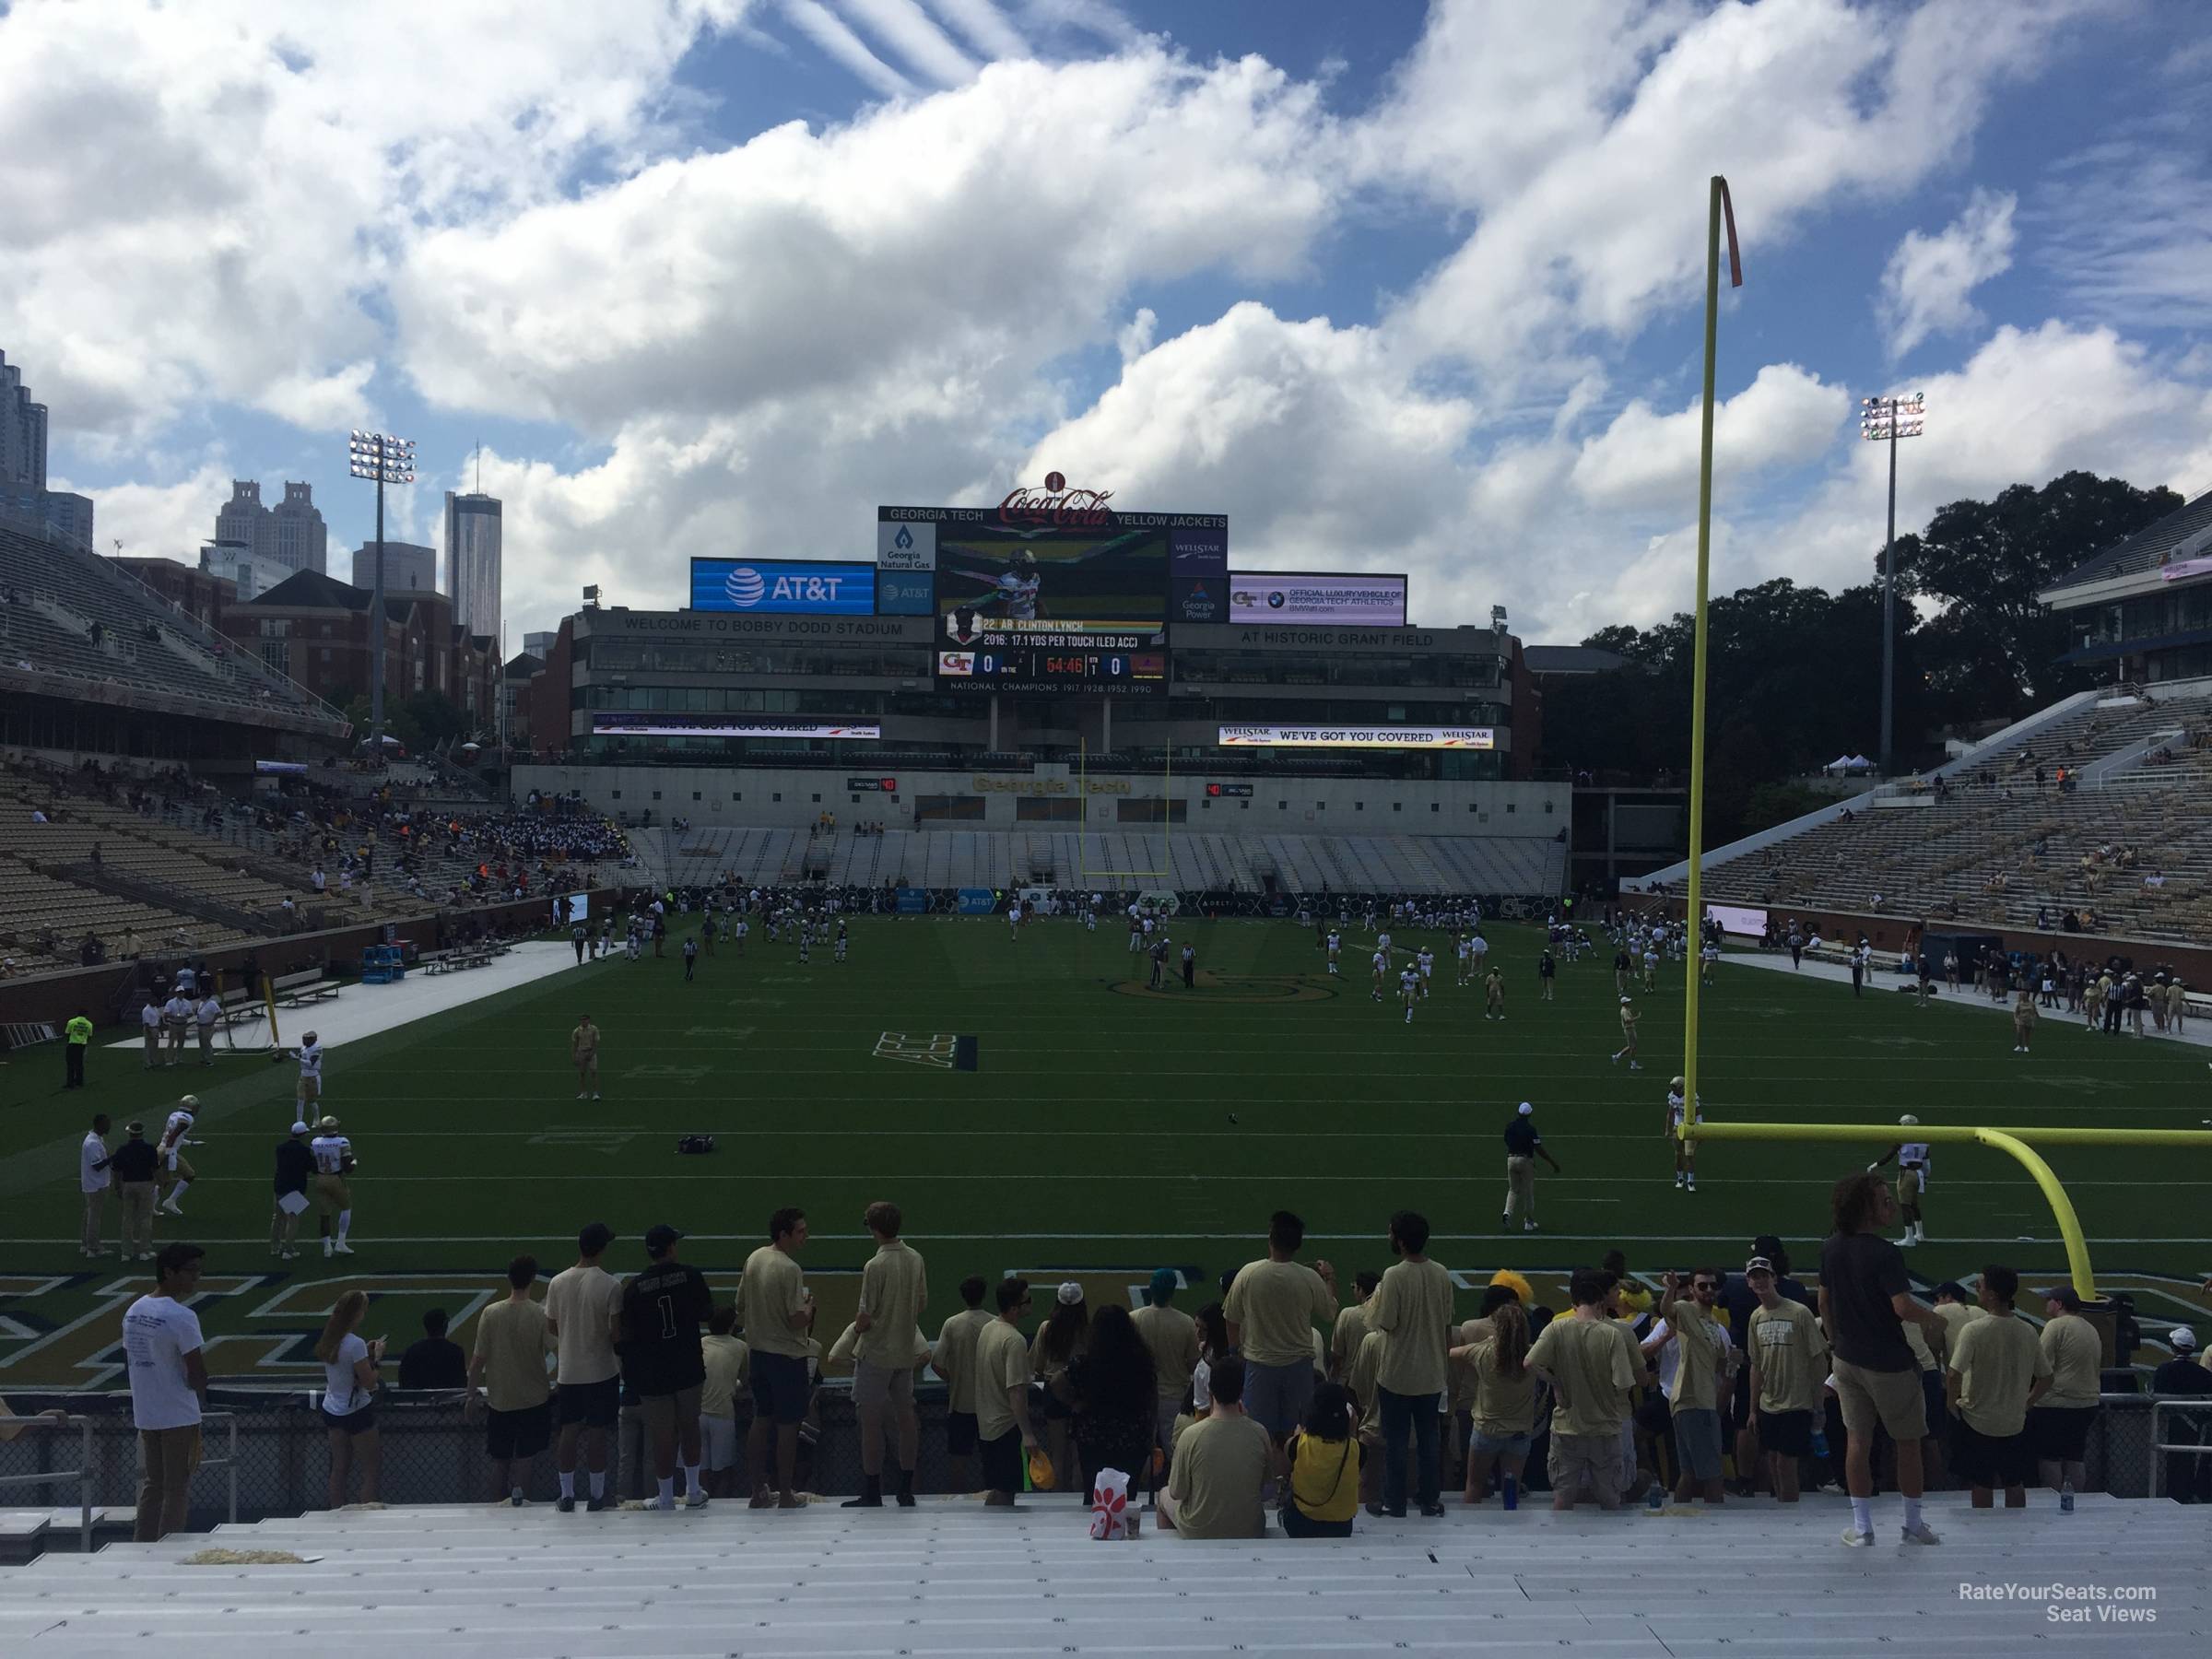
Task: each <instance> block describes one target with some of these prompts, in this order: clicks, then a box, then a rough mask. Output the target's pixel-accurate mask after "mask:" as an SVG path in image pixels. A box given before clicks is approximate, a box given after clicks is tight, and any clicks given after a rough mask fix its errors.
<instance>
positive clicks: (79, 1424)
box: [0, 1411, 235, 1555]
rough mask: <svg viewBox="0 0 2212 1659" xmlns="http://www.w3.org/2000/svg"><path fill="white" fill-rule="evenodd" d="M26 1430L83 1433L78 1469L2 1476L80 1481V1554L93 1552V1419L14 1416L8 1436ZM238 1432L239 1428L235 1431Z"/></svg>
mask: <svg viewBox="0 0 2212 1659" xmlns="http://www.w3.org/2000/svg"><path fill="white" fill-rule="evenodd" d="M26 1429H45V1430H54V1429H76V1430H79V1431H80V1433H81V1438H80V1440H79V1441H78V1453H77V1455H78V1457H79V1458H80V1459H81V1460H82V1461H81V1462H80V1463H79V1465H78V1466H77V1467H76V1468H74V1469H34V1470H33V1471H31V1473H29V1474H28V1475H0V1490H6V1488H9V1487H18V1486H49V1485H53V1484H56V1483H58V1482H61V1481H65V1480H74V1481H76V1507H77V1518H76V1547H77V1551H78V1553H79V1554H82V1555H90V1554H91V1553H92V1419H91V1418H88V1417H70V1416H68V1415H66V1414H65V1413H62V1412H58V1411H56V1412H51V1413H49V1412H41V1414H40V1415H39V1416H37V1417H29V1418H8V1419H7V1435H8V1438H9V1439H10V1440H13V1439H14V1438H15V1437H16V1436H17V1435H18V1434H19V1433H20V1432H22V1430H26ZM233 1432H235V1430H234V1431H233Z"/></svg>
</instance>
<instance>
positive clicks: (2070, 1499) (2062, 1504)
mask: <svg viewBox="0 0 2212 1659" xmlns="http://www.w3.org/2000/svg"><path fill="white" fill-rule="evenodd" d="M2058 1512H2059V1513H2060V1514H2062V1515H2070V1514H2072V1513H2073V1512H2074V1483H2073V1482H2072V1481H2071V1480H2069V1481H2067V1482H2066V1483H2065V1485H2064V1486H2062V1487H2060V1488H2058Z"/></svg>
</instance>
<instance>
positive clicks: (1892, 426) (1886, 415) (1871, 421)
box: [1859, 392, 1927, 778]
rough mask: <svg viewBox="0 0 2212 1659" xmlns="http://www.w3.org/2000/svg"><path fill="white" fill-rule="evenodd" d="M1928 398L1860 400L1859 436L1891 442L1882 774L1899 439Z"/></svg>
mask: <svg viewBox="0 0 2212 1659" xmlns="http://www.w3.org/2000/svg"><path fill="white" fill-rule="evenodd" d="M1926 408H1927V400H1926V399H1925V397H1924V396H1923V395H1922V394H1920V393H1918V392H1915V393H1913V394H1912V396H1910V397H1868V398H1864V399H1862V400H1861V401H1860V404H1859V436H1860V438H1861V439H1863V440H1864V441H1866V442H1868V443H1887V444H1888V446H1889V533H1888V536H1887V538H1886V539H1885V540H1884V541H1883V543H1882V749H1881V755H1882V776H1883V777H1885V778H1887V777H1888V776H1889V775H1890V774H1891V773H1892V772H1893V771H1895V770H1896V767H1895V766H1894V764H1893V763H1892V762H1893V756H1892V754H1891V749H1892V747H1893V742H1892V736H1891V723H1892V719H1893V715H1892V705H1891V697H1892V695H1893V693H1894V690H1895V688H1896V685H1897V665H1896V652H1897V441H1898V440H1899V439H1900V438H1917V437H1919V436H1920V434H1921V428H1922V417H1923V415H1924V413H1925V412H1926Z"/></svg>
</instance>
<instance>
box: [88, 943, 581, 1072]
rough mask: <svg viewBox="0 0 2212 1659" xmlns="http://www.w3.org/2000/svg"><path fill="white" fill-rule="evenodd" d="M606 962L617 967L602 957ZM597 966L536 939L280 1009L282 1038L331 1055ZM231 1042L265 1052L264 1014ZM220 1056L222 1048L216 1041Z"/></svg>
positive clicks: (192, 1046)
mask: <svg viewBox="0 0 2212 1659" xmlns="http://www.w3.org/2000/svg"><path fill="white" fill-rule="evenodd" d="M601 960H602V961H613V960H614V958H613V957H603V958H601ZM591 966H592V964H591V962H590V961H588V960H587V961H586V962H585V963H584V965H583V969H579V968H578V967H577V966H576V949H575V947H574V946H572V945H567V944H561V943H558V942H555V941H552V940H546V939H537V940H532V941H530V942H528V943H525V944H522V945H516V946H513V947H511V948H510V949H509V950H508V952H507V954H506V955H505V956H497V957H494V958H492V959H491V960H490V961H489V962H488V963H486V964H485V965H484V966H483V967H481V968H456V969H455V970H453V971H452V972H451V973H435V974H434V973H428V972H425V971H423V970H422V969H420V968H410V969H409V970H407V976H406V978H405V979H403V980H401V981H400V982H398V983H397V984H392V985H364V984H349V985H347V987H346V989H345V990H343V991H341V992H339V993H338V994H337V995H335V996H331V997H325V998H324V1000H323V1001H321V1002H319V1003H312V1004H309V1005H307V1006H303V1007H298V1008H287V1007H284V1006H281V1005H280V1006H278V1007H277V1036H278V1037H280V1038H281V1039H282V1040H283V1041H284V1042H285V1044H286V1045H287V1046H290V1045H291V1044H294V1043H296V1042H298V1041H300V1032H302V1031H309V1030H312V1031H313V1032H314V1033H315V1034H316V1035H317V1036H318V1037H320V1038H321V1039H322V1040H323V1046H324V1048H326V1049H328V1048H335V1047H337V1046H338V1045H339V1044H340V1043H343V1042H357V1041H359V1040H360V1039H361V1038H363V1037H374V1036H376V1035H377V1034H378V1033H379V1032H382V1031H389V1030H393V1029H394V1028H395V1027H398V1026H403V1025H408V1024H411V1023H413V1022H414V1021H415V1020H418V1019H427V1018H429V1016H431V1015H432V1014H441V1013H443V1012H445V1011H446V1010H447V1009H449V1008H457V1007H461V1006H464V1005H465V1004H467V1003H472V1002H481V1001H482V1000H483V999H484V998H485V997H488V996H497V995H498V994H500V992H502V991H512V990H513V989H514V988H515V987H516V986H517V985H527V984H532V983H535V982H536V981H538V980H541V979H549V978H550V977H552V976H553V975H554V974H556V973H559V972H561V971H564V970H566V971H570V972H575V973H582V971H584V970H586V969H589V968H590V967H591ZM231 1041H233V1042H235V1043H236V1044H237V1045H238V1046H239V1047H241V1048H265V1047H267V1046H268V1045H269V1022H268V1018H267V1017H266V1016H265V1015H264V1016H263V1017H261V1018H255V1019H241V1020H240V1021H239V1022H238V1024H237V1025H235V1026H234V1027H232V1028H231ZM142 1044H143V1040H142V1039H140V1038H137V1037H132V1038H129V1039H127V1040H126V1041H122V1042H111V1043H109V1044H108V1045H107V1046H108V1047H109V1048H111V1049H134V1050H135V1049H137V1048H140V1047H141V1046H142ZM216 1053H218V1054H220V1053H222V1047H221V1044H220V1042H219V1041H218V1044H217V1048H216ZM198 1064H199V1046H198V1042H197V1040H196V1039H190V1040H187V1041H186V1042H185V1044H184V1064H183V1065H181V1066H179V1067H178V1068H177V1069H178V1070H179V1071H191V1070H193V1069H194V1068H195V1067H196V1066H197V1065H198Z"/></svg>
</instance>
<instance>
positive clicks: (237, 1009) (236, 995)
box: [221, 985, 261, 1026]
mask: <svg viewBox="0 0 2212 1659" xmlns="http://www.w3.org/2000/svg"><path fill="white" fill-rule="evenodd" d="M222 1001H223V1012H222V1016H221V1018H222V1022H223V1023H224V1024H225V1025H227V1026H232V1025H240V1024H242V1023H243V1022H245V1021H246V1020H249V1019H259V1018H261V993H260V992H258V991H256V990H254V989H253V986H251V985H241V986H239V987H238V988H237V989H236V990H233V991H226V992H224V993H223V997H222Z"/></svg>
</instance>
